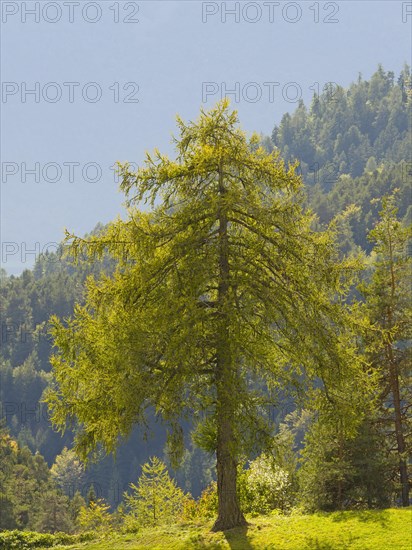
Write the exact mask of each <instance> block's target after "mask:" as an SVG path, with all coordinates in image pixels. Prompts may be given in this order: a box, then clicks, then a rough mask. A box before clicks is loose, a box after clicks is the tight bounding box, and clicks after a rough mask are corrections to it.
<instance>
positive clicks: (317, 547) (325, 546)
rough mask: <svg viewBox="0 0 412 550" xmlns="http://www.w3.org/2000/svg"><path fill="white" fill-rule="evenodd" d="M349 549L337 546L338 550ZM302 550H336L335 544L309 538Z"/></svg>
mask: <svg viewBox="0 0 412 550" xmlns="http://www.w3.org/2000/svg"><path fill="white" fill-rule="evenodd" d="M345 548H349V547H348V546H346V545H344V546H339V550H344V549H345ZM302 550H338V548H337V547H336V544H335V543H333V544H332V543H330V542H327V541H322V540H319V539H318V538H317V537H310V538H308V539H307V540H306V546H305V548H304V549H302Z"/></svg>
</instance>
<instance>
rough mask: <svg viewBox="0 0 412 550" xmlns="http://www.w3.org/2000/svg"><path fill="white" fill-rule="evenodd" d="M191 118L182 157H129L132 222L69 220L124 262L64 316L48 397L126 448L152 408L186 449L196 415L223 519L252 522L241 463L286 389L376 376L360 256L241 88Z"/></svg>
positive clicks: (97, 249) (94, 436)
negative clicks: (361, 295)
mask: <svg viewBox="0 0 412 550" xmlns="http://www.w3.org/2000/svg"><path fill="white" fill-rule="evenodd" d="M178 128H179V132H180V136H179V137H178V138H176V139H175V146H176V159H175V160H171V159H169V158H168V157H167V156H165V155H162V154H161V153H160V152H159V151H157V150H156V151H155V152H154V153H153V154H147V157H146V161H145V164H144V165H143V167H141V168H139V169H138V170H137V171H136V172H132V171H131V170H130V169H129V165H128V164H125V165H121V166H120V171H121V175H122V183H121V189H122V190H123V191H124V192H125V194H126V195H127V197H128V202H127V208H128V210H127V214H128V217H127V219H126V220H120V219H119V220H116V221H114V222H113V223H111V224H109V225H108V226H107V227H106V228H105V229H104V231H102V233H101V234H100V235H95V236H92V237H90V238H88V239H82V238H79V237H77V236H74V235H72V234H70V233H67V242H68V243H69V247H68V248H69V250H70V252H71V253H72V254H73V255H74V257H85V256H84V255H86V257H87V258H94V257H99V256H100V257H101V256H102V255H103V254H108V255H109V256H111V257H113V258H114V259H115V260H116V262H117V269H116V271H115V273H114V274H113V275H110V276H102V277H101V278H100V279H99V280H94V279H93V278H89V279H88V281H87V285H86V295H85V302H84V304H83V305H77V306H76V308H75V311H74V316H73V317H72V318H71V319H66V320H65V321H61V320H59V319H57V318H53V319H52V334H53V337H54V343H55V346H56V353H55V354H54V356H53V358H52V365H53V368H54V377H55V385H54V388H52V389H51V390H50V391H49V393H48V395H47V398H46V400H47V402H48V404H49V406H50V408H51V413H52V420H53V422H54V424H55V425H56V426H57V427H59V428H60V429H62V430H63V429H64V427H65V426H66V425H71V426H76V433H77V435H76V441H75V444H76V448H77V450H78V452H79V453H80V455H83V456H87V455H88V454H89V453H90V452H91V451H93V449H95V448H96V446H98V445H99V444H102V445H103V446H104V448H105V449H106V451H108V452H110V451H113V450H114V449H115V448H116V445H117V443H118V440H119V438H122V437H126V436H127V435H128V434H129V433H130V431H131V429H132V427H133V426H134V425H135V424H142V423H145V422H147V412H148V411H149V410H150V411H154V412H155V414H156V415H157V416H158V417H160V418H161V419H162V420H163V421H164V422H165V423H167V425H168V426H169V427H170V441H169V443H170V445H169V447H170V449H172V451H173V449H174V451H176V455H175V458H176V460H178V459H179V454H180V453H179V452H178V451H179V450H180V451H181V450H182V433H183V430H182V428H181V427H180V421H181V419H190V421H191V422H192V424H193V426H194V432H195V435H194V439H195V441H196V442H197V443H198V444H200V445H201V446H203V448H206V449H208V450H209V451H214V452H215V453H216V460H217V463H216V467H217V487H218V517H217V520H216V522H215V524H214V527H213V528H214V530H223V529H229V528H232V527H235V526H239V525H244V524H245V523H246V521H245V518H244V516H243V514H242V511H241V509H240V506H239V499H238V494H237V485H236V480H237V463H238V460H239V457H240V456H241V454H242V455H244V453H245V449H250V448H251V446H252V445H254V444H256V445H258V444H259V445H260V444H262V443H263V442H264V441H265V438H266V436H268V435H270V434H271V433H272V432H271V427H270V421H269V419H268V418H267V415H266V413H265V411H267V409H266V405H267V403H268V402H270V400H271V399H272V398H273V395H274V393H275V392H276V391H278V390H279V389H284V388H285V386H286V385H287V384H289V383H291V382H293V381H295V382H296V384H300V383H301V382H302V380H303V377H304V375H305V376H306V375H307V376H308V377H313V378H314V377H317V378H318V379H320V380H322V381H323V383H324V384H325V385H327V386H328V389H329V395H332V394H334V395H335V397H336V396H338V394H339V387H340V385H341V384H343V385H344V384H345V383H346V384H347V380H348V379H350V380H352V381H354V383H356V384H358V387H360V386H362V383H361V382H359V377H362V376H363V371H362V369H359V368H358V366H359V360H358V359H357V357H356V342H355V339H354V338H353V336H352V334H351V332H350V331H348V330H346V326H347V322H348V313H347V310H346V308H345V306H344V305H343V303H344V299H345V295H346V293H347V291H348V288H349V286H350V284H351V279H352V276H353V271H354V269H355V267H356V266H355V265H354V263H353V262H352V261H349V260H343V261H341V260H340V259H339V256H338V253H337V251H336V247H335V242H334V241H335V236H334V233H333V230H332V229H329V230H328V231H324V232H315V231H314V230H313V222H314V217H313V215H312V214H310V213H306V212H305V211H304V210H303V207H302V202H303V189H302V183H301V179H300V178H299V176H298V175H296V173H295V168H296V166H295V165H293V166H289V167H287V168H285V165H284V163H283V161H282V160H281V159H280V158H279V157H278V154H277V153H276V152H272V153H268V152H267V151H265V149H264V148H263V147H262V146H261V145H260V140H259V137H258V136H252V137H251V138H247V136H246V135H245V133H244V132H243V131H242V130H241V129H240V128H239V127H238V119H237V114H236V112H233V111H231V110H230V108H229V104H228V101H227V100H223V101H222V102H220V103H218V104H217V105H216V107H215V108H213V109H212V110H210V111H207V112H206V111H203V110H202V111H201V115H200V117H199V119H198V120H197V121H195V122H190V123H185V122H184V121H182V120H181V119H180V118H178ZM145 203H146V204H147V205H149V207H150V208H146V210H143V209H142V208H143V205H144V204H145ZM355 408H356V407H354V408H353V409H351V407H349V406H347V410H349V414H352V412H351V410H352V411H353V414H352V416H353V417H355V416H357V413H356V412H355ZM257 442H258V443H257Z"/></svg>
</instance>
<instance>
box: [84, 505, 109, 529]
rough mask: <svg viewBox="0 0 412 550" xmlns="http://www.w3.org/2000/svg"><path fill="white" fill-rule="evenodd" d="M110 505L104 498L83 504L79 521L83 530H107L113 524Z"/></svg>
mask: <svg viewBox="0 0 412 550" xmlns="http://www.w3.org/2000/svg"><path fill="white" fill-rule="evenodd" d="M109 509H110V506H109V505H108V504H106V502H105V501H104V500H103V499H100V498H99V499H98V500H96V501H90V504H89V506H82V507H81V508H80V510H79V516H78V518H77V521H78V523H79V525H80V528H81V529H82V531H99V532H102V531H107V530H109V529H110V526H111V515H110V512H109Z"/></svg>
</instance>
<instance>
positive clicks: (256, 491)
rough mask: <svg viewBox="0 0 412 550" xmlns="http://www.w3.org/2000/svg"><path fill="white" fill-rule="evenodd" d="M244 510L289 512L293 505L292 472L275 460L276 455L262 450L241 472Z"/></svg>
mask: <svg viewBox="0 0 412 550" xmlns="http://www.w3.org/2000/svg"><path fill="white" fill-rule="evenodd" d="M238 489H239V497H240V504H241V507H242V510H243V511H244V512H246V513H251V514H267V513H269V512H271V511H272V510H281V511H282V512H285V511H287V510H289V509H290V508H291V506H292V501H293V489H292V482H291V480H290V477H289V473H288V472H286V471H285V470H283V469H282V468H280V467H279V466H278V465H277V464H275V463H274V460H273V457H271V456H269V455H266V454H262V455H260V456H259V457H258V458H256V459H255V460H252V461H251V462H250V464H249V469H248V470H242V471H241V472H239V476H238Z"/></svg>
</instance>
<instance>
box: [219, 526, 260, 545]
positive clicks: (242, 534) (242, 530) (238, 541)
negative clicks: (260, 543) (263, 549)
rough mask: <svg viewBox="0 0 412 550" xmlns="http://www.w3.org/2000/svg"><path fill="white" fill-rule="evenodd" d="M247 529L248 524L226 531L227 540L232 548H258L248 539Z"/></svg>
mask: <svg viewBox="0 0 412 550" xmlns="http://www.w3.org/2000/svg"><path fill="white" fill-rule="evenodd" d="M247 531H248V526H247V525H245V526H244V527H236V528H235V529H229V530H228V531H224V535H225V538H226V541H227V543H228V545H229V547H230V548H231V549H232V550H256V547H255V546H252V545H251V544H250V542H249V540H248V537H247Z"/></svg>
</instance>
